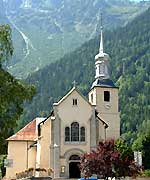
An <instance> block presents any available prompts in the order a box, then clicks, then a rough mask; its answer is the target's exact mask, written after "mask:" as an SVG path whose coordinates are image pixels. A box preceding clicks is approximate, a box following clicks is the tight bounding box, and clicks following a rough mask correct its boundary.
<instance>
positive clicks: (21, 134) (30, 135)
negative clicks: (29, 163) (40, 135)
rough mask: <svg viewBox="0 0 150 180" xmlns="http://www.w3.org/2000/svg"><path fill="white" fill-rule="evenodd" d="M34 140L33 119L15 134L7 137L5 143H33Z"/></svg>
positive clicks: (35, 136) (35, 137)
mask: <svg viewBox="0 0 150 180" xmlns="http://www.w3.org/2000/svg"><path fill="white" fill-rule="evenodd" d="M36 139H37V133H36V119H34V120H32V121H31V122H30V123H28V124H27V125H26V126H25V127H24V128H22V129H21V130H20V131H18V132H17V133H16V134H14V135H12V136H11V137H9V138H8V139H7V141H35V140H36Z"/></svg>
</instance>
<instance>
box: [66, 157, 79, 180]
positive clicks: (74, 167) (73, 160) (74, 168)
mask: <svg viewBox="0 0 150 180" xmlns="http://www.w3.org/2000/svg"><path fill="white" fill-rule="evenodd" d="M79 166H80V157H79V156H78V155H72V156H71V157H70V159H69V178H80V177H81V175H80V174H81V172H80V168H79Z"/></svg>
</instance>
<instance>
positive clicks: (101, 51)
mask: <svg viewBox="0 0 150 180" xmlns="http://www.w3.org/2000/svg"><path fill="white" fill-rule="evenodd" d="M103 50H104V49H103V25H102V13H101V37H100V48H99V53H100V54H103V53H104V52H103Z"/></svg>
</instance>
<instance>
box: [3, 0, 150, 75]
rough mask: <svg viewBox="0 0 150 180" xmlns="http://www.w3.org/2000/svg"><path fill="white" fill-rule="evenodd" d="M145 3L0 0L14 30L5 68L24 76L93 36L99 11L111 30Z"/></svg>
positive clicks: (133, 15)
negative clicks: (10, 56) (11, 58)
mask: <svg viewBox="0 0 150 180" xmlns="http://www.w3.org/2000/svg"><path fill="white" fill-rule="evenodd" d="M148 6H149V3H143V4H142V3H134V2H130V1H129V0H84V1H83V0H78V1H77V0H19V1H18V0H9V1H4V0H3V1H1V2H0V9H1V12H0V14H1V13H2V14H3V17H4V16H6V17H5V18H6V19H7V20H6V22H7V23H9V24H10V25H11V27H12V29H13V44H14V47H15V54H14V57H13V61H11V62H9V64H7V68H8V70H9V72H11V73H12V74H13V75H15V76H17V77H18V78H25V77H26V76H27V75H28V74H30V73H33V72H35V71H38V70H39V69H41V68H43V67H45V66H46V65H48V64H50V63H51V62H55V61H56V60H57V59H59V58H61V57H63V56H64V54H66V53H68V52H71V51H73V50H75V49H76V48H77V47H79V46H80V45H81V44H83V43H84V42H86V41H88V40H89V39H92V38H94V37H95V35H96V34H97V32H98V31H99V29H100V13H101V12H102V13H103V14H104V15H103V16H104V24H105V28H106V29H113V28H116V27H118V26H123V25H125V24H126V23H127V22H129V21H130V20H132V19H133V18H134V17H135V16H136V15H137V14H140V13H141V12H143V11H144V10H145V9H146V8H147V7H148ZM3 17H2V18H0V23H1V22H4V18H3Z"/></svg>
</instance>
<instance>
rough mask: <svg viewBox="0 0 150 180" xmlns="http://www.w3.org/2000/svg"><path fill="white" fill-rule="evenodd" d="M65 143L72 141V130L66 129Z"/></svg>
mask: <svg viewBox="0 0 150 180" xmlns="http://www.w3.org/2000/svg"><path fill="white" fill-rule="evenodd" d="M65 141H66V142H67V141H70V128H69V127H66V128H65Z"/></svg>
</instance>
